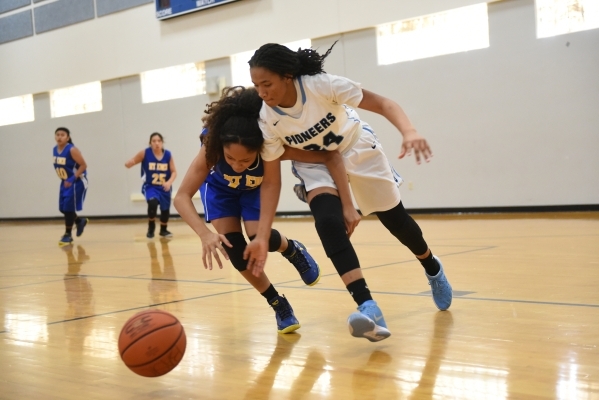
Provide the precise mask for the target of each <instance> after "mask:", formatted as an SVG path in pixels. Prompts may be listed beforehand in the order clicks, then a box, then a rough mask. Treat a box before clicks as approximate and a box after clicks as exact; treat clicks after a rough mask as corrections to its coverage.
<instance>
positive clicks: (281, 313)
mask: <svg viewBox="0 0 599 400" xmlns="http://www.w3.org/2000/svg"><path fill="white" fill-rule="evenodd" d="M269 304H270V306H271V307H272V308H273V310H275V317H276V318H277V332H279V333H289V332H293V331H295V330H297V329H299V328H300V327H301V325H300V323H299V321H298V320H297V318H295V315H294V314H293V308H291V304H289V301H288V300H287V299H286V298H285V296H277V297H275V298H274V299H273V300H271V301H269Z"/></svg>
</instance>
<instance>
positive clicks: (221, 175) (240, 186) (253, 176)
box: [202, 128, 264, 190]
mask: <svg viewBox="0 0 599 400" xmlns="http://www.w3.org/2000/svg"><path fill="white" fill-rule="evenodd" d="M206 133H207V129H206V128H204V129H202V136H203V135H205V134H206ZM263 179H264V164H263V163H262V158H260V154H258V157H257V158H256V161H255V162H254V163H253V164H252V165H251V166H250V167H248V168H247V169H246V170H245V171H243V172H241V173H239V172H235V171H234V170H233V168H232V167H231V166H230V165H229V164H227V161H225V159H224V158H223V157H221V158H220V159H219V160H218V161H217V162H216V165H215V166H214V167H212V169H211V170H210V173H209V174H208V177H207V178H206V182H208V183H210V184H216V185H219V186H224V187H228V188H231V189H237V190H252V189H256V188H257V187H259V186H260V185H261V184H262V180H263Z"/></svg>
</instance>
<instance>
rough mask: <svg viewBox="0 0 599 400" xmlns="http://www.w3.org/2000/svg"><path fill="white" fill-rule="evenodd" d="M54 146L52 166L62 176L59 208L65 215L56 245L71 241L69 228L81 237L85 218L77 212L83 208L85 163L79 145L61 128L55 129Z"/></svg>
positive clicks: (85, 175) (65, 244) (86, 220)
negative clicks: (74, 229)
mask: <svg viewBox="0 0 599 400" xmlns="http://www.w3.org/2000/svg"><path fill="white" fill-rule="evenodd" d="M54 139H55V140H56V146H54V150H53V151H52V155H53V159H54V169H55V170H56V174H57V175H58V177H59V178H60V179H61V182H60V194H59V197H58V209H59V210H60V212H61V213H63V214H64V224H65V227H66V229H65V233H64V235H63V237H62V238H61V239H60V241H59V242H58V245H59V246H67V245H69V244H71V243H73V236H72V234H71V230H72V229H73V225H76V226H77V236H81V234H82V233H83V229H84V228H85V225H87V222H88V219H87V218H81V217H79V216H78V215H77V211H81V210H82V208H83V201H84V200H85V194H86V192H87V171H86V169H87V164H86V162H85V160H84V159H83V156H82V155H81V152H80V151H79V149H78V148H76V147H75V145H73V141H72V140H71V132H70V131H69V130H68V129H67V128H64V127H60V128H57V129H56V131H54Z"/></svg>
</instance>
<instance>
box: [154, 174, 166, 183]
mask: <svg viewBox="0 0 599 400" xmlns="http://www.w3.org/2000/svg"><path fill="white" fill-rule="evenodd" d="M165 178H166V174H152V185H164V183H165V182H166V180H165Z"/></svg>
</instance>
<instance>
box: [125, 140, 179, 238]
mask: <svg viewBox="0 0 599 400" xmlns="http://www.w3.org/2000/svg"><path fill="white" fill-rule="evenodd" d="M163 145H164V139H163V137H162V135H161V134H160V133H158V132H154V133H152V134H151V135H150V147H148V148H146V149H145V150H141V151H140V152H139V153H137V154H136V155H135V156H134V157H133V158H132V159H130V160H129V161H127V162H126V163H125V167H127V168H131V167H132V166H134V165H136V164H139V163H141V176H142V179H143V181H144V183H143V185H142V187H141V192H142V193H143V194H144V196H146V201H147V202H148V233H147V235H146V236H147V238H148V239H152V238H153V237H154V232H155V230H156V215H157V214H158V207H159V206H160V236H162V237H165V238H168V237H172V236H173V235H172V233H170V232H169V231H168V229H167V225H168V219H169V217H170V209H171V196H172V185H173V182H174V181H175V179H176V178H177V169H176V168H175V161H174V160H173V156H172V155H171V152H170V151H168V150H165V149H164V147H163Z"/></svg>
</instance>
